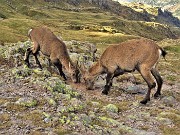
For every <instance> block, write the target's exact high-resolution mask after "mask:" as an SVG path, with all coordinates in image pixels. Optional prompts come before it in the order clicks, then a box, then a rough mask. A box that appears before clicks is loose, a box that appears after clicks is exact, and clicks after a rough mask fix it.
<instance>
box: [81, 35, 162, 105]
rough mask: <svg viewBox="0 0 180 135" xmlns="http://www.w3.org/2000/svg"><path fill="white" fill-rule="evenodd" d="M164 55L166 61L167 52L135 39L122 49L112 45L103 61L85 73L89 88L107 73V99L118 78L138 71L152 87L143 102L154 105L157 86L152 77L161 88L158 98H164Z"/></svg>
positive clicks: (142, 40) (149, 86)
mask: <svg viewBox="0 0 180 135" xmlns="http://www.w3.org/2000/svg"><path fill="white" fill-rule="evenodd" d="M160 55H162V56H163V57H165V55H166V52H165V51H164V50H163V49H162V48H160V47H159V46H158V45H157V44H156V43H155V42H154V41H152V40H149V39H144V38H141V39H134V40H130V41H127V42H124V43H121V44H119V45H111V46H109V47H108V48H107V49H106V50H105V51H104V53H103V54H102V56H101V57H100V59H99V61H98V62H97V63H96V64H95V65H93V66H92V67H91V68H90V69H89V70H88V72H84V73H83V76H84V80H85V84H86V87H87V89H92V87H93V85H94V81H95V78H96V77H97V76H98V75H100V74H102V73H106V74H107V77H106V85H105V87H104V90H103V91H102V93H103V94H106V95H107V94H108V91H109V90H110V87H111V86H112V80H113V78H114V77H117V76H119V75H122V74H124V73H125V72H133V71H135V70H137V71H138V72H139V73H140V74H141V75H142V77H143V79H144V80H145V81H146V83H147V84H148V92H147V94H146V96H145V98H144V99H143V100H142V101H141V103H142V104H146V103H147V102H148V101H150V93H151V90H152V89H153V88H155V86H156V83H155V82H154V80H153V78H152V75H153V76H154V78H155V79H156V82H157V85H158V88H157V91H156V93H155V95H154V97H158V96H159V95H161V87H162V83H163V80H162V78H161V76H160V74H159V72H158V71H157V69H156V64H157V62H158V59H159V58H160Z"/></svg>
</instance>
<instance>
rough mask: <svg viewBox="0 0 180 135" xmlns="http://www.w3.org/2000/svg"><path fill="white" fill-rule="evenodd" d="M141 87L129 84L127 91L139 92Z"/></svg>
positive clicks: (131, 92)
mask: <svg viewBox="0 0 180 135" xmlns="http://www.w3.org/2000/svg"><path fill="white" fill-rule="evenodd" d="M139 89H140V88H139V87H138V86H128V88H127V89H126V90H125V91H126V92H127V93H130V94H137V93H138V92H139Z"/></svg>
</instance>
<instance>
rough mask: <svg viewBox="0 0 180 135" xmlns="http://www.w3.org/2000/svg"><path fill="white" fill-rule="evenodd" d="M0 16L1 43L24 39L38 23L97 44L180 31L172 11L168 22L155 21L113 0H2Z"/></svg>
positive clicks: (173, 34) (160, 36)
mask: <svg viewBox="0 0 180 135" xmlns="http://www.w3.org/2000/svg"><path fill="white" fill-rule="evenodd" d="M0 17H1V19H0V43H6V42H18V41H25V40H27V31H28V30H29V29H30V28H32V27H36V26H39V25H46V26H48V27H49V28H51V29H52V30H53V31H54V32H55V33H56V34H57V35H58V36H61V37H63V39H65V40H71V39H76V40H80V41H82V40H86V41H91V42H94V43H97V44H103V43H116V42H122V41H124V40H126V39H130V38H137V37H138V36H143V37H147V38H151V39H154V40H162V39H164V38H176V37H178V36H179V34H180V32H179V31H180V30H179V28H177V26H176V24H173V23H172V21H171V18H172V16H171V15H170V17H166V18H168V19H169V22H168V21H166V22H167V23H168V24H169V23H170V24H171V26H167V24H162V23H160V22H158V21H157V22H152V18H153V17H152V15H149V14H147V13H141V12H137V11H135V10H134V9H132V8H130V7H127V6H123V5H121V4H119V3H117V2H112V1H111V0H107V1H98V0H93V1H90V0H76V1H74V0H70V1H67V0H63V1H60V0H56V1H53V2H52V0H46V1H44V0H38V1H32V0H16V1H15V0H1V1H0ZM162 19H163V16H162ZM162 19H161V20H162ZM177 25H178V23H177ZM174 26H176V28H174ZM154 33H156V36H154Z"/></svg>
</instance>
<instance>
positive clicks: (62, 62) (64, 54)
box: [24, 27, 79, 83]
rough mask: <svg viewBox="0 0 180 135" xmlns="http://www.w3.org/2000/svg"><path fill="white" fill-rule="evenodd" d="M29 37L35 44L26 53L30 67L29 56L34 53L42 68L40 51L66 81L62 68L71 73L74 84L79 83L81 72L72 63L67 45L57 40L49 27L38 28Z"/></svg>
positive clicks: (26, 59) (31, 30)
mask: <svg viewBox="0 0 180 135" xmlns="http://www.w3.org/2000/svg"><path fill="white" fill-rule="evenodd" d="M28 36H29V38H30V39H31V41H32V42H33V47H32V48H28V49H27V50H26V53H25V58H24V61H25V63H26V64H27V66H28V67H29V66H30V64H29V55H30V54H31V53H32V54H33V55H34V57H35V60H36V63H37V64H38V65H39V67H40V68H42V66H41V64H40V62H39V60H38V58H37V55H38V53H39V51H41V52H42V54H44V55H45V56H47V57H48V58H49V59H50V61H51V62H52V63H53V64H54V65H55V66H56V67H57V68H58V70H59V73H60V75H61V76H62V77H63V78H64V79H65V80H66V79H67V78H66V76H65V74H64V72H63V71H62V66H64V67H65V69H66V70H67V72H69V73H70V75H71V78H72V80H73V82H75V83H77V82H79V77H78V75H79V70H78V68H77V67H76V66H75V65H74V64H73V63H72V61H71V59H70V57H69V54H68V51H67V48H66V45H65V43H64V42H63V41H61V40H60V39H59V38H57V37H56V36H55V35H54V34H53V32H51V30H50V29H48V28H47V27H37V28H34V29H30V30H29V32H28Z"/></svg>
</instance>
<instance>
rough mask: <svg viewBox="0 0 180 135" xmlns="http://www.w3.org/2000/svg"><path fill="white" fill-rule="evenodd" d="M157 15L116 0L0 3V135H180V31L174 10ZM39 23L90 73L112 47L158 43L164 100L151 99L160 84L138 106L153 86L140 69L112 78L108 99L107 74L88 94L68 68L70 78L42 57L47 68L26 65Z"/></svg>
mask: <svg viewBox="0 0 180 135" xmlns="http://www.w3.org/2000/svg"><path fill="white" fill-rule="evenodd" d="M142 11H143V12H142ZM157 11H159V12H162V9H161V8H154V7H152V6H149V5H146V4H131V5H130V4H129V5H128V6H125V5H121V4H119V3H117V2H115V3H113V2H112V1H111V0H0V135H1V134H2V135H26V134H29V135H179V133H180V91H179V89H180V39H178V38H179V37H180V30H179V27H178V26H177V24H178V23H177V24H176V23H175V22H176V21H175V22H174V21H172V20H174V19H175V18H174V17H173V16H172V14H171V13H169V12H165V13H166V14H164V12H162V13H161V16H159V14H157V13H158V12H157ZM164 15H166V16H164ZM159 17H161V19H160V18H159ZM157 18H159V19H157ZM173 18H174V19H173ZM162 20H163V21H162ZM175 20H176V19H175ZM161 21H162V22H161ZM42 25H45V26H47V27H49V28H50V29H51V30H52V31H53V32H54V33H55V34H56V35H57V37H58V38H60V39H63V41H64V43H65V44H66V46H67V49H68V53H69V55H70V58H71V60H72V61H73V62H74V63H77V61H78V62H79V64H80V65H79V66H80V67H79V68H80V69H81V65H82V64H84V66H85V68H87V69H88V67H90V66H91V65H92V64H94V61H97V60H98V59H99V58H100V56H101V54H102V52H103V51H104V50H105V49H106V48H107V47H108V46H110V45H111V44H112V43H119V42H123V41H125V40H129V39H134V38H139V37H146V38H150V39H153V40H156V43H157V44H158V45H159V46H160V47H162V48H163V49H164V50H165V51H166V52H167V55H166V57H165V59H163V58H160V59H159V62H158V65H157V67H156V68H157V69H158V71H159V73H160V75H161V76H162V78H163V85H162V90H161V91H162V93H161V96H160V97H159V98H154V93H155V92H156V90H155V89H157V87H156V88H155V89H153V90H152V92H151V94H152V95H151V101H149V102H148V103H147V104H146V105H142V104H140V101H141V100H142V99H143V98H144V97H145V95H146V93H147V90H148V86H147V84H146V82H145V80H144V79H143V78H142V76H141V75H140V73H139V72H137V71H135V72H132V73H126V74H123V75H121V76H118V77H115V78H114V79H113V85H112V87H111V90H110V91H109V94H108V95H103V94H102V90H103V88H104V87H105V84H106V79H105V78H106V75H104V74H102V75H99V76H98V77H97V78H96V80H95V85H94V90H87V89H86V86H85V82H84V78H83V76H82V77H81V83H78V84H75V83H72V80H71V79H70V75H69V74H68V71H66V70H65V69H64V67H63V71H64V73H65V74H66V76H67V80H66V81H65V80H64V79H63V78H62V77H61V76H59V73H58V70H57V68H56V67H55V66H54V65H53V64H51V63H50V61H49V58H47V57H45V56H44V55H42V54H41V53H39V56H38V59H39V61H40V63H41V64H42V67H43V69H39V68H38V65H37V63H36V62H35V59H34V57H33V55H31V56H30V65H31V66H30V68H28V67H27V66H26V65H25V62H24V57H25V51H26V50H27V48H29V47H31V46H32V45H33V42H31V41H30V40H29V39H28V37H27V32H28V30H29V29H30V28H33V27H36V26H42ZM95 50H97V51H95ZM117 53H118V52H117ZM109 59H112V58H109ZM133 59H134V57H133ZM123 62H124V61H123ZM154 79H155V78H154ZM156 79H157V78H156Z"/></svg>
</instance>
